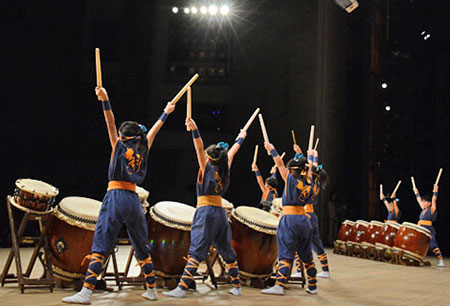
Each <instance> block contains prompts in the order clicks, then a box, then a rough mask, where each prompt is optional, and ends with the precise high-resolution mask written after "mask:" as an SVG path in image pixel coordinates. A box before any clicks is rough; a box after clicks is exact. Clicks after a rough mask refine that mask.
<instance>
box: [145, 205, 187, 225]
mask: <svg viewBox="0 0 450 306" xmlns="http://www.w3.org/2000/svg"><path fill="white" fill-rule="evenodd" d="M194 214H195V208H194V207H192V206H189V205H186V204H183V203H178V202H170V201H163V202H158V203H156V204H155V205H154V206H152V207H151V208H150V215H151V216H152V218H153V219H154V220H156V221H158V222H160V223H162V224H164V225H166V226H168V227H172V228H176V229H181V230H186V231H190V230H191V225H192V219H194Z"/></svg>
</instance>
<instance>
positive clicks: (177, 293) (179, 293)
mask: <svg viewBox="0 0 450 306" xmlns="http://www.w3.org/2000/svg"><path fill="white" fill-rule="evenodd" d="M162 294H163V295H164V296H170V297H174V298H184V297H185V296H186V290H183V289H181V288H180V287H178V286H177V287H176V288H175V289H173V290H172V291H165V292H163V293H162Z"/></svg>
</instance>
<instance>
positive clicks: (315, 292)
mask: <svg viewBox="0 0 450 306" xmlns="http://www.w3.org/2000/svg"><path fill="white" fill-rule="evenodd" d="M306 292H308V293H309V294H312V295H316V294H317V288H316V289H314V290H311V289H309V288H306Z"/></svg>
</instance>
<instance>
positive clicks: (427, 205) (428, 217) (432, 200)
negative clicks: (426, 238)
mask: <svg viewBox="0 0 450 306" xmlns="http://www.w3.org/2000/svg"><path fill="white" fill-rule="evenodd" d="M441 173H442V169H441V170H440V171H439V175H438V179H437V180H436V183H435V184H434V186H433V194H432V195H430V194H426V195H424V196H420V194H419V190H418V189H417V187H416V184H415V181H414V178H413V177H411V181H412V186H413V192H414V195H415V196H416V199H417V203H418V204H419V206H420V208H421V209H422V211H421V212H420V215H419V221H418V222H417V224H418V225H420V226H423V227H424V228H426V229H427V230H429V232H430V235H431V241H430V250H431V251H433V253H434V254H435V255H436V257H437V259H438V264H437V266H438V267H445V263H444V257H443V256H442V253H441V250H440V249H439V245H438V243H437V240H436V229H435V228H434V226H433V222H436V218H437V197H438V189H439V186H438V182H439V178H440V176H441ZM400 183H401V181H399V182H398V184H397V186H396V188H395V189H394V191H393V192H392V194H391V195H390V196H389V195H387V196H385V195H384V194H383V187H382V186H380V200H381V201H383V203H384V205H385V206H386V208H387V210H388V216H387V219H386V221H389V222H395V223H398V221H399V220H400V217H401V212H400V209H399V207H398V203H399V202H400V200H399V199H398V198H397V197H396V192H397V190H398V187H399V186H400Z"/></svg>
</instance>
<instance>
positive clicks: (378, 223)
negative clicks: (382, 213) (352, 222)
mask: <svg viewBox="0 0 450 306" xmlns="http://www.w3.org/2000/svg"><path fill="white" fill-rule="evenodd" d="M369 224H371V225H378V226H384V222H380V221H377V220H372V221H370V223H369Z"/></svg>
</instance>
